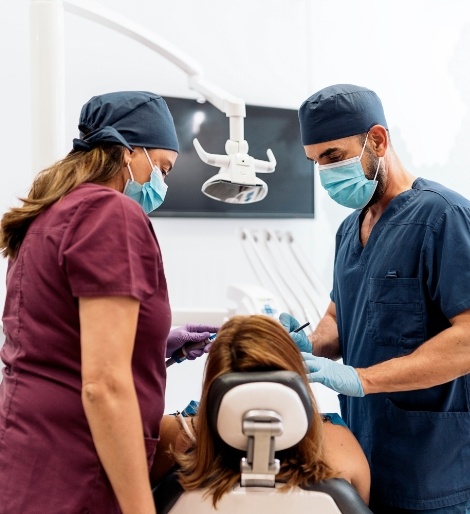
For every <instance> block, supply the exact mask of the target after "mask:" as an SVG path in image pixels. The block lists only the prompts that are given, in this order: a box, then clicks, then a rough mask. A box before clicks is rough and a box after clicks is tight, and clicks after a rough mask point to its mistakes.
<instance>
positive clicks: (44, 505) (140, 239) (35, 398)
mask: <svg viewBox="0 0 470 514" xmlns="http://www.w3.org/2000/svg"><path fill="white" fill-rule="evenodd" d="M93 296H132V297H134V298H137V299H138V300H139V301H140V311H139V319H138V326H137V334H136V338H135V348H134V353H133V357H132V366H133V372H134V380H135V385H136V390H137V395H138V399H139V403H140V409H141V413H142V420H143V426H144V436H145V444H146V449H147V458H148V463H149V466H150V465H151V463H152V461H153V455H154V452H155V447H156V442H157V438H158V435H159V429H160V421H161V418H162V415H163V409H164V395H165V381H166V370H165V348H166V341H167V336H168V332H169V330H170V325H171V312H170V306H169V301H168V292H167V285H166V279H165V275H164V271H163V264H162V257H161V253H160V248H159V245H158V242H157V239H156V237H155V233H154V231H153V229H152V226H151V223H150V220H149V219H148V217H147V216H146V215H145V213H144V211H143V210H142V208H141V207H140V206H139V204H138V203H137V202H135V201H134V200H132V199H130V198H128V197H126V196H125V195H123V194H121V193H119V192H118V191H115V190H113V189H110V188H107V187H103V186H99V185H96V184H83V185H81V186H79V187H77V188H76V189H75V190H74V191H72V192H71V193H69V194H68V195H67V196H65V198H63V199H62V200H60V201H58V202H56V203H55V204H54V205H52V206H51V207H50V208H48V209H47V210H46V211H45V212H43V213H42V214H40V215H39V216H38V217H37V218H36V219H35V220H34V221H33V223H32V224H31V226H30V227H29V229H28V231H27V234H26V237H25V238H24V240H23V243H22V244H21V248H20V250H19V252H18V256H17V257H16V258H15V259H14V260H13V261H11V262H10V263H9V267H8V271H7V295H6V301H5V309H4V315H3V326H4V330H5V337H6V339H5V343H4V346H3V349H2V350H1V353H0V355H1V358H2V360H3V362H4V363H5V368H4V369H3V375H4V376H3V381H2V383H1V384H0V513H1V514H36V513H37V514H45V513H47V514H56V513H57V514H58V513H64V514H68V513H70V514H79V513H80V514H82V513H83V514H84V513H90V514H91V513H93V514H95V513H96V514H113V513H119V512H120V509H119V506H118V504H117V500H116V498H115V495H114V493H113V491H112V488H111V485H110V483H109V481H108V479H107V477H106V474H105V472H104V469H103V467H102V465H101V463H100V461H99V458H98V455H97V453H96V450H95V446H94V444H93V441H92V438H91V434H90V430H89V427H88V423H87V420H86V418H85V413H84V410H83V406H82V401H81V386H82V381H81V369H80V325H79V316H78V298H80V297H93ZM122 416H123V417H124V416H126V413H125V412H123V413H122Z"/></svg>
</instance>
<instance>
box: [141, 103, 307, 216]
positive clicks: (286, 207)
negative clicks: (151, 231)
mask: <svg viewBox="0 0 470 514" xmlns="http://www.w3.org/2000/svg"><path fill="white" fill-rule="evenodd" d="M165 100H166V102H167V103H168V107H169V109H170V111H171V113H172V115H173V119H174V121H175V125H176V131H177V134H178V139H179V143H180V154H179V156H178V159H177V161H176V164H175V167H174V168H173V170H172V172H171V173H170V174H169V175H168V177H167V178H166V183H167V184H168V191H167V194H166V198H165V201H164V203H163V205H162V206H161V207H159V208H158V209H157V210H155V211H154V212H152V213H151V214H150V216H155V217H161V216H166V217H191V218H193V217H204V218H226V217H227V218H313V216H314V204H313V199H314V192H313V184H314V175H313V164H312V163H311V162H310V161H308V160H307V158H306V156H305V152H304V149H303V147H302V143H301V141H300V130H299V121H298V115H297V111H296V110H295V109H283V108H277V107H260V106H255V105H247V106H246V118H245V120H244V121H245V123H244V125H245V139H246V141H247V142H248V145H249V155H250V156H252V157H254V158H256V159H261V160H267V156H266V150H267V149H268V148H271V150H272V151H273V153H274V156H275V157H276V160H277V165H276V170H275V171H274V172H273V173H259V174H257V176H258V177H259V178H261V179H262V180H264V181H265V182H266V183H267V185H268V195H267V196H266V198H264V200H261V201H259V202H256V203H252V204H244V205H240V204H229V203H224V202H220V201H217V200H213V199H211V198H209V197H207V196H206V195H204V194H203V193H202V192H201V186H202V184H203V183H204V182H205V181H206V180H207V179H209V178H210V177H212V176H213V175H215V174H216V173H218V171H219V169H218V168H216V167H214V166H209V165H207V164H205V163H204V162H202V161H201V159H200V158H199V156H198V155H197V153H196V150H195V149H194V146H193V139H194V138H195V137H197V138H198V140H199V142H200V143H201V145H202V147H203V148H204V150H206V151H207V152H209V153H215V154H225V142H226V141H227V139H228V137H229V119H228V118H227V117H226V116H225V114H224V113H222V112H221V111H219V110H218V109H217V108H216V107H214V106H213V105H212V104H210V103H208V102H205V103H202V104H201V103H198V102H197V101H196V100H191V99H187V98H174V97H165Z"/></svg>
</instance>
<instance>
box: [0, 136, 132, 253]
mask: <svg viewBox="0 0 470 514" xmlns="http://www.w3.org/2000/svg"><path fill="white" fill-rule="evenodd" d="M124 150H125V149H124V147H123V146H120V145H103V146H99V147H97V148H94V149H93V150H91V151H89V152H81V151H80V152H77V151H75V152H71V153H69V154H68V155H67V156H66V157H65V158H64V159H62V160H60V161H58V162H56V163H55V164H53V165H52V166H49V167H48V168H46V169H44V170H42V171H41V172H40V173H39V174H38V175H37V176H36V178H35V180H34V182H33V184H32V186H31V189H30V191H29V194H28V196H27V197H26V198H20V200H21V201H22V202H23V205H21V206H20V207H12V208H11V209H10V210H9V211H8V212H6V213H5V214H4V215H3V217H2V220H1V222H0V251H1V253H2V255H3V256H4V257H10V258H14V257H15V256H16V254H17V252H18V250H19V247H20V246H21V243H22V242H23V239H24V237H25V235H26V231H27V230H28V227H29V226H30V225H31V223H32V222H33V221H34V219H35V218H36V216H38V215H39V214H40V213H41V212H43V211H44V210H45V209H47V208H48V207H49V206H50V205H52V204H53V203H55V202H57V201H59V200H60V199H61V198H63V197H64V196H65V195H66V194H67V193H70V191H72V190H73V189H75V188H76V187H77V186H79V185H80V184H83V183H85V182H93V183H97V184H105V183H107V182H109V181H110V180H112V179H113V178H115V177H116V175H117V174H118V173H119V172H120V171H121V170H122V167H123V162H124Z"/></svg>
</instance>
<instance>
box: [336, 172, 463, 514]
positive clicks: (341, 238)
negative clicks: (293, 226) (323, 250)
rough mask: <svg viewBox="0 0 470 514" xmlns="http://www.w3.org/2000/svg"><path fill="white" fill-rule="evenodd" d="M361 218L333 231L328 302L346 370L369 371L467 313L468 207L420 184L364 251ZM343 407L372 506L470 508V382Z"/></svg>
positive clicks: (399, 200) (392, 208)
mask: <svg viewBox="0 0 470 514" xmlns="http://www.w3.org/2000/svg"><path fill="white" fill-rule="evenodd" d="M360 216H361V212H360V211H356V212H354V213H353V214H351V215H350V216H349V217H348V218H346V220H345V221H344V222H343V223H342V225H341V226H340V228H339V230H338V232H337V237H336V255H335V269H334V283H333V291H332V293H331V298H332V300H333V302H335V305H336V313H337V323H338V331H339V338H340V346H341V350H342V355H343V360H344V363H345V364H349V365H351V366H354V367H361V368H363V367H367V366H372V365H373V364H376V363H378V362H382V361H385V360H388V359H392V358H394V357H400V356H403V355H406V354H409V353H411V352H413V350H415V349H416V348H417V347H419V346H420V345H421V344H423V343H424V342H425V341H427V340H428V339H430V338H431V337H433V336H434V335H436V334H438V333H439V332H441V331H442V330H445V329H446V328H448V327H449V326H450V323H449V319H450V318H452V317H453V316H455V315H457V314H459V313H461V312H463V311H464V310H466V309H469V308H470V202H469V201H468V200H467V199H465V198H463V197H462V196H461V195H459V194H457V193H455V192H454V191H451V190H449V189H447V188H445V187H443V186H441V185H440V184H437V183H435V182H431V181H428V180H424V179H422V178H418V179H417V180H416V181H415V182H414V184H413V186H412V189H410V190H408V191H405V192H403V193H401V194H400V195H398V196H397V197H395V198H394V199H393V200H392V201H391V202H390V204H389V205H388V207H387V208H386V209H385V211H384V213H383V214H382V216H381V217H380V219H379V220H378V222H377V224H376V225H375V226H374V228H373V230H372V232H371V234H370V237H369V240H368V242H367V245H366V246H365V247H363V246H362V244H361V242H360V238H359V235H360ZM469 336H470V334H469ZM340 404H341V411H342V416H343V418H344V419H345V421H346V423H347V424H348V426H349V427H350V428H351V430H352V431H353V433H354V434H355V435H356V437H357V438H358V440H359V442H360V443H361V445H362V447H363V449H364V451H365V453H366V455H367V458H368V460H369V463H370V466H371V472H372V490H371V498H372V502H373V503H374V504H375V505H377V506H379V507H380V506H382V505H387V506H395V507H400V508H408V509H433V508H440V507H445V506H448V505H453V504H456V503H459V502H463V501H466V500H469V499H470V375H466V376H463V377H460V378H458V379H456V380H454V381H452V382H449V383H447V384H443V385H440V386H435V387H432V388H429V389H425V390H418V391H409V392H400V393H383V394H372V395H368V396H366V397H365V398H351V397H344V396H341V395H340Z"/></svg>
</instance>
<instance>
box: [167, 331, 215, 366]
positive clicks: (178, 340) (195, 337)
mask: <svg viewBox="0 0 470 514" xmlns="http://www.w3.org/2000/svg"><path fill="white" fill-rule="evenodd" d="M219 328H220V327H214V326H210V325H209V326H208V325H191V324H186V325H183V326H182V327H178V328H174V329H173V330H170V333H169V334H168V340H167V343H166V356H167V357H171V356H172V355H173V353H174V352H175V351H176V350H179V349H180V348H181V347H182V346H184V345H185V344H186V343H189V342H191V343H199V342H203V341H206V340H208V339H209V336H210V335H211V334H216V333H217V332H218V331H219ZM209 348H210V344H207V345H205V346H204V348H195V349H193V350H190V351H189V352H188V354H187V357H186V358H187V359H189V360H194V359H196V358H197V357H201V355H204V353H207V352H208V351H209Z"/></svg>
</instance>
